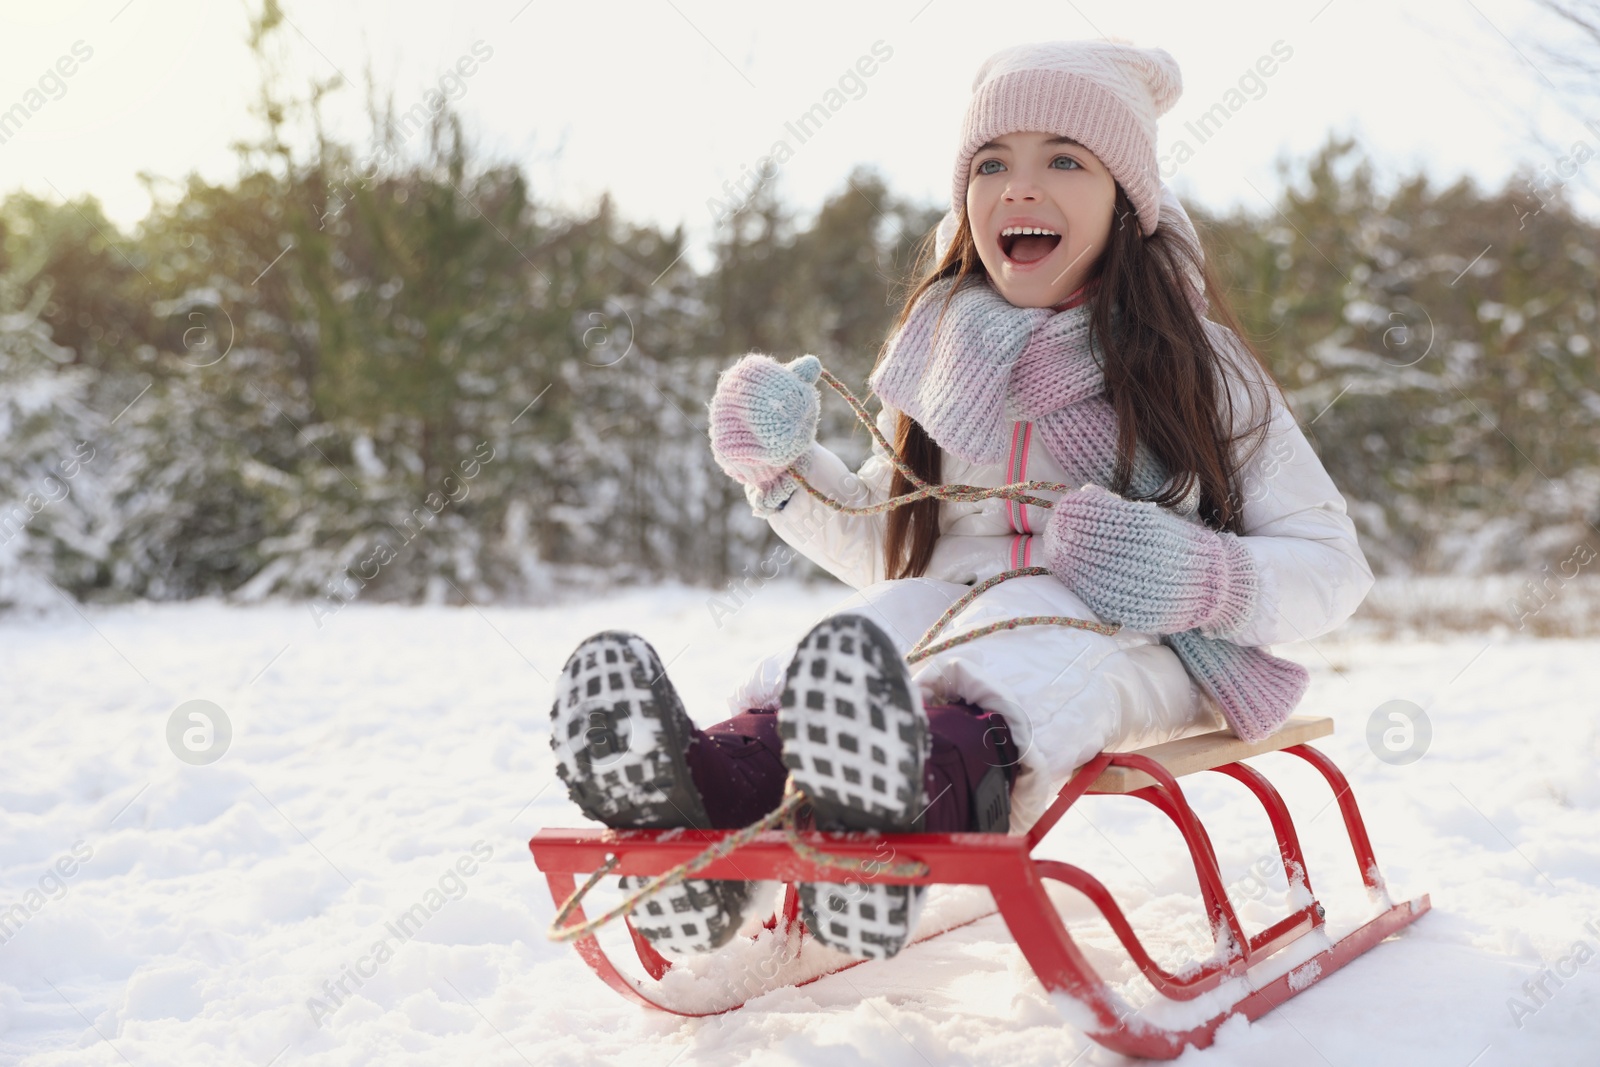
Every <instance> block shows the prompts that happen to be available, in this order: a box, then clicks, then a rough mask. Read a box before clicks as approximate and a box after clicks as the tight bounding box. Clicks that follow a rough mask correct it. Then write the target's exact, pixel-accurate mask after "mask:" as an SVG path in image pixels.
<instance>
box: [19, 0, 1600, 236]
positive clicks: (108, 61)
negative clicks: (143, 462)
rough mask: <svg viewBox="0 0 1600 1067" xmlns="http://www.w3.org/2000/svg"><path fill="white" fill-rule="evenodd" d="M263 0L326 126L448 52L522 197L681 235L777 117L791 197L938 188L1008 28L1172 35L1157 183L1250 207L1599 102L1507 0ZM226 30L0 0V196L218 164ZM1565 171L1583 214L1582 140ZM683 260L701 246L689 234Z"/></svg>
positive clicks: (177, 7) (1499, 138) (236, 55)
mask: <svg viewBox="0 0 1600 1067" xmlns="http://www.w3.org/2000/svg"><path fill="white" fill-rule="evenodd" d="M251 2H252V4H253V3H255V2H256V0H251ZM285 10H286V11H287V13H288V16H289V18H290V19H291V21H292V22H293V24H294V28H291V29H289V30H288V31H287V33H286V34H285V38H286V39H285V41H284V42H283V45H284V48H283V58H284V60H285V62H286V65H287V67H288V69H289V70H290V71H291V72H292V77H293V80H294V82H295V84H297V85H300V86H303V85H305V84H306V79H307V78H308V77H310V76H311V75H316V76H318V77H326V76H330V75H332V74H333V73H334V72H335V71H336V70H337V71H339V72H342V73H343V74H344V75H346V76H347V77H349V78H350V79H354V80H355V81H356V82H357V83H358V84H357V85H356V86H354V87H351V88H346V89H343V90H341V91H340V92H338V93H335V94H334V95H333V96H332V97H331V98H330V101H329V104H328V108H327V117H328V119H329V122H330V125H331V126H332V127H333V129H334V130H335V131H336V132H339V133H342V134H344V135H346V136H349V137H351V138H361V137H363V136H364V134H365V131H366V125H365V122H364V120H363V119H362V93H363V91H362V89H361V88H360V85H359V83H360V82H362V81H364V71H365V70H366V69H367V68H369V67H370V68H371V69H372V70H373V71H374V72H375V74H376V75H377V77H378V79H379V81H380V84H388V85H392V86H393V87H394V91H395V98H396V102H397V104H398V105H399V106H400V108H401V109H405V108H407V107H410V106H411V105H412V104H414V103H417V102H418V101H421V100H423V99H424V97H425V94H426V93H427V92H428V90H429V89H430V88H434V87H437V86H438V85H439V84H440V78H441V76H445V77H447V78H448V77H449V75H447V73H446V72H448V71H450V70H452V69H453V68H455V67H456V66H457V64H458V63H463V67H464V69H468V70H470V75H469V76H467V77H464V78H461V79H460V81H459V82H457V83H454V84H452V83H449V82H447V83H446V87H447V88H448V89H449V90H450V91H451V92H453V93H455V94H458V95H459V97H460V99H459V105H458V106H459V107H460V109H461V110H462V111H463V113H464V114H465V115H466V117H467V120H468V124H469V129H470V131H471V132H472V134H473V135H474V137H475V138H476V139H477V141H478V143H479V144H480V145H481V146H482V147H483V149H485V150H486V151H487V152H488V153H490V154H492V155H494V156H496V157H499V158H508V159H513V160H516V161H519V162H520V163H522V164H523V166H524V168H525V170H526V171H527V173H529V174H530V176H531V178H532V181H533V189H534V195H535V196H536V197H537V198H539V199H543V200H547V201H548V200H554V201H556V202H558V203H561V204H564V205H584V204H589V203H592V202H593V200H594V199H595V198H596V197H597V196H598V195H599V193H600V192H601V191H602V190H606V189H609V190H610V191H611V193H612V195H613V197H614V199H615V201H616V203H617V204H618V207H619V208H620V210H621V211H622V212H623V214H624V215H625V216H628V217H632V218H635V219H639V220H641V221H653V222H656V223H658V224H661V225H663V226H667V227H671V226H674V225H677V224H678V223H680V222H681V223H683V224H685V225H686V226H687V228H688V230H689V232H690V234H691V237H692V239H693V241H694V243H695V245H696V248H697V249H701V248H703V246H704V244H705V242H706V241H707V239H708V238H709V237H710V236H711V235H712V233H713V230H714V226H715V223H714V221H713V216H712V213H711V211H710V209H709V208H708V206H707V201H708V200H709V199H710V198H712V197H714V196H721V195H722V193H721V190H722V189H723V184H724V182H726V181H729V180H730V179H737V178H738V177H739V176H740V175H741V173H743V171H744V169H745V168H747V167H754V166H755V165H756V163H757V161H758V160H759V159H760V158H761V157H762V156H763V155H765V154H766V153H767V152H769V151H770V150H771V148H772V146H773V143H774V142H775V141H776V140H777V139H779V138H782V137H785V136H787V137H788V139H789V141H790V143H791V145H796V146H797V147H796V149H795V153H794V156H793V158H792V159H790V160H789V161H788V162H786V163H785V164H784V165H783V167H782V168H781V171H780V173H779V177H778V178H777V179H776V180H777V181H778V183H779V190H780V193H781V194H782V195H783V196H784V197H785V198H787V199H788V200H789V201H790V202H791V203H793V204H794V205H796V206H797V207H799V208H800V209H802V211H809V210H812V209H814V208H815V207H816V206H817V205H818V204H819V203H820V202H821V200H822V199H823V197H824V196H826V195H828V194H829V193H830V192H832V191H834V190H836V189H837V188H839V187H840V186H841V185H842V183H843V180H844V176H845V175H846V174H847V173H848V171H849V169H850V168H851V166H852V165H854V164H857V163H871V164H875V165H876V166H878V167H879V168H880V169H881V170H882V171H883V172H884V173H885V175H886V176H887V178H888V180H889V182H890V185H891V187H892V188H894V189H897V190H899V191H900V192H902V193H903V194H907V195H911V196H915V197H920V198H923V199H925V200H927V201H930V202H932V201H938V202H941V203H943V202H945V201H947V199H948V197H949V180H950V178H949V172H950V167H951V165H952V163H953V158H954V153H955V136H956V130H957V125H958V123H959V120H960V117H961V113H962V110H963V108H964V106H965V101H966V98H967V96H968V94H969V93H970V91H971V80H972V76H973V74H974V73H975V71H976V70H977V67H978V65H979V63H980V62H981V61H982V60H983V59H984V58H985V57H986V56H988V55H989V54H990V53H992V52H993V51H995V50H997V49H999V48H1002V47H1005V46H1007V45H1010V44H1015V43H1018V42H1020V41H1026V40H1049V39H1065V38H1074V37H1095V36H1101V35H1110V36H1119V37H1126V38H1129V39H1131V40H1133V41H1134V42H1135V43H1137V44H1140V45H1145V46H1159V47H1162V48H1165V49H1167V50H1168V51H1169V52H1171V53H1172V54H1173V56H1174V57H1176V59H1177V60H1178V63H1179V65H1180V66H1181V68H1182V70H1183V76H1184V95H1183V98H1182V99H1181V100H1180V101H1179V102H1178V104H1177V106H1176V107H1175V108H1174V109H1173V110H1172V111H1171V112H1169V113H1168V115H1167V116H1165V117H1164V118H1163V119H1162V120H1161V140H1160V151H1161V153H1162V154H1163V155H1166V156H1169V157H1172V156H1174V154H1175V153H1176V152H1177V151H1178V150H1179V145H1178V142H1179V141H1186V142H1188V147H1189V148H1191V149H1193V157H1192V158H1190V159H1188V160H1187V162H1185V163H1184V164H1183V165H1182V166H1181V167H1178V166H1176V164H1175V163H1173V162H1169V164H1168V166H1167V168H1166V173H1167V175H1168V180H1169V182H1171V183H1172V184H1173V187H1174V188H1175V190H1176V191H1177V192H1178V194H1179V195H1180V197H1182V198H1183V199H1184V200H1186V201H1193V202H1197V203H1200V204H1204V205H1206V206H1208V207H1211V208H1213V209H1225V208H1227V207H1229V206H1232V205H1235V204H1245V205H1252V206H1257V207H1259V206H1264V202H1263V200H1262V197H1263V196H1266V197H1271V196H1273V195H1274V194H1275V193H1276V192H1277V191H1278V189H1279V188H1280V187H1281V182H1280V179H1279V177H1278V175H1277V173H1276V168H1275V166H1274V161H1275V160H1276V159H1278V158H1280V157H1286V158H1288V159H1291V160H1294V161H1296V162H1302V161H1304V159H1305V158H1306V157H1307V156H1308V154H1309V153H1310V152H1311V150H1312V149H1313V148H1314V147H1315V146H1317V145H1318V144H1320V143H1321V142H1322V141H1323V139H1324V137H1325V136H1326V134H1327V132H1328V131H1329V130H1333V131H1336V132H1339V133H1349V134H1354V135H1356V136H1357V137H1359V138H1360V140H1361V141H1362V143H1363V144H1365V145H1366V147H1367V149H1368V151H1369V152H1371V153H1372V155H1373V157H1374V159H1375V161H1376V162H1377V164H1378V166H1379V168H1380V173H1381V175H1382V176H1383V177H1384V179H1385V184H1387V180H1388V179H1389V178H1390V177H1391V176H1392V175H1394V174H1399V173H1406V174H1409V173H1412V172H1415V171H1417V170H1422V169H1426V170H1427V171H1428V172H1429V173H1430V174H1432V175H1435V176H1437V178H1438V180H1439V183H1440V184H1447V183H1448V182H1449V181H1452V180H1454V179H1455V178H1456V177H1458V176H1460V175H1462V174H1470V175H1473V176H1474V177H1475V178H1476V179H1477V180H1478V181H1479V183H1480V185H1484V186H1488V187H1494V188H1498V187H1499V185H1500V184H1501V183H1502V182H1503V181H1505V180H1506V178H1507V177H1509V176H1510V175H1511V174H1512V173H1513V172H1514V171H1515V170H1516V169H1517V167H1518V165H1519V164H1521V165H1522V168H1523V170H1524V172H1529V173H1531V172H1534V171H1537V170H1538V168H1539V167H1540V166H1542V165H1547V164H1554V163H1555V162H1556V160H1557V157H1558V156H1560V155H1561V154H1562V153H1563V152H1566V151H1568V150H1570V149H1571V148H1572V147H1573V145H1574V143H1575V142H1576V141H1579V140H1584V141H1586V142H1587V143H1588V145H1589V146H1590V148H1591V149H1592V150H1593V151H1595V152H1596V154H1597V157H1600V97H1589V98H1584V97H1581V96H1578V95H1576V94H1574V93H1571V92H1568V91H1566V90H1567V89H1568V88H1569V87H1570V86H1572V85H1574V84H1575V83H1576V81H1577V80H1578V79H1577V78H1576V77H1574V76H1573V75H1570V74H1564V73H1563V72H1562V71H1561V69H1560V68H1559V66H1557V65H1556V64H1555V63H1553V62H1552V61H1551V60H1549V59H1548V57H1547V56H1546V55H1545V53H1544V52H1542V51H1541V50H1540V44H1541V43H1543V44H1556V43H1559V42H1561V41H1562V40H1563V39H1565V40H1566V41H1568V42H1570V43H1571V44H1572V45H1574V46H1575V45H1576V44H1577V43H1578V39H1579V35H1578V33H1577V32H1576V31H1575V30H1572V29H1563V28H1562V27H1561V26H1560V24H1559V23H1556V22H1555V21H1554V20H1553V19H1552V18H1551V17H1550V16H1548V15H1545V14H1543V13H1542V12H1541V11H1540V10H1539V9H1538V8H1537V7H1536V6H1535V5H1534V4H1533V3H1532V2H1531V0H1331V2H1330V0H1239V2H1234V3H1222V4H1217V3H1213V4H1199V3H1194V2H1193V0H1077V2H1076V3H1073V2H1067V3H1063V2H1061V0H1038V2H1034V0H1014V2H1013V3H1011V4H1009V5H1006V6H1005V7H1004V8H1003V9H995V8H985V7H983V6H981V5H977V4H973V3H957V2H955V0H894V2H892V3H864V2H862V0H850V2H846V3H837V2H808V3H806V4H804V5H786V6H784V7H782V8H779V7H778V6H776V5H768V4H752V3H748V2H712V0H638V2H635V3H620V4H616V3H613V4H585V3H573V2H570V0H569V2H566V3H548V2H545V0H532V2H528V0H451V3H449V4H448V5H445V4H440V3H437V2H424V0H387V2H380V0H319V2H312V0H285ZM997 10H1000V11H1002V12H1003V13H1001V14H997ZM244 35H245V6H244V2H243V0H51V2H49V3H39V2H37V0H0V116H3V114H4V113H5V112H7V111H8V110H10V112H11V114H13V115H18V114H21V112H17V111H15V110H14V109H13V105H16V104H21V105H22V106H23V108H24V111H26V113H27V115H26V121H25V122H22V123H21V124H20V128H7V127H5V126H4V125H3V119H0V137H7V136H8V135H9V136H8V139H6V140H5V141H4V143H0V193H4V192H6V191H10V190H13V189H16V188H19V187H21V188H26V189H28V190H30V191H33V192H35V193H38V194H41V195H50V196H54V195H63V196H76V195H79V194H81V193H84V192H89V193H93V194H94V195H95V196H97V197H99V198H100V200H101V201H102V202H103V203H104V204H105V206H106V209H107V211H108V213H109V214H110V215H111V217H112V218H113V219H115V220H116V221H117V222H118V223H120V224H122V225H124V226H129V225H131V224H132V223H133V222H135V221H137V220H138V219H139V218H140V217H141V216H142V215H143V214H144V213H145V212H146V210H147V209H148V207H149V203H150V201H149V197H148V196H147V194H146V192H145V190H144V187H143V186H142V185H141V183H140V182H139V180H138V178H137V175H138V173H139V172H140V171H148V172H151V173H153V174H155V175H159V176H161V177H163V178H167V179H179V178H182V177H183V176H184V175H186V174H187V173H189V172H191V171H197V172H199V173H200V174H201V175H202V176H204V177H205V178H207V179H209V180H212V181H224V180H226V179H227V178H229V177H230V176H231V175H233V174H234V173H235V171H236V157H235V156H234V154H233V152H232V151H231V150H230V148H229V145H230V143H231V142H232V141H234V140H237V139H240V138H253V137H254V136H255V135H256V134H257V132H258V131H259V129H260V125H259V122H258V120H256V119H255V118H254V117H253V116H252V115H251V114H250V113H249V110H248V107H249V103H250V101H251V100H252V99H253V96H254V91H255V87H256V84H257V73H256V69H255V66H254V64H253V62H252V59H251V56H250V54H249V52H248V50H247V49H246V46H245V43H244ZM875 47H876V49H877V53H878V62H877V63H876V65H875V66H874V67H871V69H872V70H873V73H872V74H871V76H870V77H865V78H861V79H859V81H858V82H857V83H855V84H854V85H852V83H851V82H850V81H848V80H846V81H845V83H844V88H845V89H846V99H845V103H844V105H843V106H842V107H839V108H838V110H837V112H836V113H834V114H833V115H832V117H831V118H830V119H829V120H828V122H827V123H826V124H825V125H824V126H823V128H822V129H821V130H820V131H817V132H816V133H815V135H814V136H812V137H811V138H810V139H808V140H807V141H806V142H805V143H804V144H799V143H798V138H796V137H794V136H793V135H792V134H789V133H788V131H787V130H786V127H785V123H786V122H788V121H791V120H794V119H797V118H798V117H799V116H800V115H801V114H803V113H804V112H806V111H807V110H808V109H809V108H811V106H812V105H814V104H816V103H818V102H819V101H824V100H825V97H826V94H827V93H828V92H829V90H830V89H834V88H836V87H839V86H840V83H841V78H842V77H845V76H846V74H847V72H848V71H849V70H850V69H851V68H854V67H855V66H856V65H857V63H858V61H859V60H860V59H861V57H864V56H872V55H873V53H874V48H875ZM1275 48H1276V51H1277V53H1278V55H1279V57H1280V59H1279V61H1278V62H1277V65H1276V69H1275V71H1274V73H1273V74H1272V76H1271V77H1267V78H1263V79H1260V84H1259V85H1258V86H1255V87H1251V86H1249V85H1248V84H1247V85H1246V86H1245V89H1246V92H1245V94H1244V96H1245V100H1244V103H1243V106H1241V107H1239V108H1238V110H1237V111H1236V112H1234V113H1232V114H1231V116H1230V117H1229V119H1228V121H1227V122H1226V123H1225V124H1224V125H1223V127H1222V129H1221V130H1220V131H1217V132H1216V133H1215V134H1214V136H1211V137H1210V138H1209V139H1207V140H1206V141H1205V142H1204V143H1201V142H1200V141H1199V140H1198V138H1196V137H1195V136H1193V134H1192V133H1191V132H1190V131H1189V130H1188V129H1187V128H1186V123H1190V122H1193V121H1194V120H1196V119H1197V118H1198V117H1199V116H1200V115H1201V114H1202V113H1203V112H1205V111H1206V110H1207V109H1209V108H1211V107H1212V105H1214V104H1217V103H1221V102H1223V101H1224V100H1225V94H1227V93H1228V91H1229V90H1230V89H1234V88H1238V87H1239V86H1240V79H1241V78H1242V77H1244V76H1245V75H1246V74H1247V72H1249V71H1250V70H1251V68H1253V67H1254V66H1255V65H1256V64H1257V62H1258V60H1259V59H1260V58H1261V57H1263V56H1269V55H1272V54H1273V53H1274V49H1275ZM75 49H76V54H75V52H74V50H75ZM475 50H476V51H475ZM85 53H87V58H84V55H85ZM1285 54H1287V56H1288V58H1286V59H1285V58H1281V57H1282V56H1283V55H1285ZM884 55H887V58H882V57H883V56H884ZM1597 58H1600V57H1597ZM463 61H464V62H463ZM67 70H71V72H72V73H71V74H70V75H65V74H64V73H63V72H65V71H67ZM1234 100H1235V102H1237V100H1238V98H1237V97H1235V98H1234ZM1584 119H1589V120H1591V121H1592V123H1593V126H1592V128H1588V129H1586V128H1585V126H1584V125H1583V120H1584ZM1558 146H1559V147H1558ZM1291 180H1293V176H1292V175H1291ZM1565 191H1566V193H1567V195H1568V196H1569V197H1570V198H1571V199H1572V200H1573V201H1574V202H1575V203H1577V204H1578V206H1579V207H1580V208H1581V209H1582V210H1584V211H1585V212H1587V213H1589V214H1591V215H1596V216H1600V158H1597V159H1596V160H1594V161H1590V162H1588V163H1586V164H1585V165H1584V166H1582V167H1580V168H1579V169H1578V172H1577V174H1576V175H1575V176H1573V177H1571V178H1570V180H1568V182H1567V184H1566V190H1565ZM1529 205H1530V207H1532V206H1536V203H1535V202H1534V200H1533V198H1532V196H1531V194H1530V196H1529ZM692 258H693V259H695V260H701V262H700V264H699V265H701V266H704V262H703V259H702V256H701V253H700V252H699V251H698V250H697V251H696V253H695V254H694V255H693V257H692Z"/></svg>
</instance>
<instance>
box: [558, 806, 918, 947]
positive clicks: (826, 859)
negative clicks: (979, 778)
mask: <svg viewBox="0 0 1600 1067" xmlns="http://www.w3.org/2000/svg"><path fill="white" fill-rule="evenodd" d="M808 799H809V798H808V797H807V796H806V795H805V793H803V792H802V791H801V790H800V787H799V786H797V785H795V784H794V779H793V778H792V777H791V778H790V779H789V781H788V783H787V784H786V785H785V786H784V790H783V802H782V803H780V804H779V805H778V806H777V807H776V808H773V809H772V810H771V811H769V812H768V813H767V814H766V815H763V816H762V817H761V818H760V819H757V820H756V821H755V822H753V823H751V824H750V825H749V826H746V827H745V828H744V829H743V830H740V831H739V832H738V833H736V834H731V835H729V836H728V837H725V838H723V839H722V840H721V841H718V842H717V843H716V844H714V845H711V846H709V847H708V848H707V849H706V850H705V851H703V852H701V853H700V854H699V855H697V856H695V857H693V858H692V859H688V860H685V861H684V862H682V863H680V864H678V865H677V866H676V867H673V868H672V869H670V870H668V871H666V872H664V873H662V874H660V875H658V876H656V877H655V878H653V879H651V880H650V881H649V882H646V883H645V884H644V885H642V886H640V887H639V888H638V889H636V890H634V891H633V892H632V893H630V894H628V895H627V896H626V897H624V898H623V899H622V901H621V903H619V904H617V905H616V906H615V907H613V908H611V909H609V910H608V911H606V912H605V913H604V914H601V915H597V916H595V917H594V918H592V919H585V920H584V921H583V922H581V923H574V924H573V925H571V926H568V925H566V923H567V919H568V917H570V916H571V914H572V912H573V911H574V909H576V908H577V907H578V905H579V904H581V903H582V902H583V898H584V897H586V896H588V895H589V891H590V890H591V889H593V888H594V887H595V886H596V885H597V884H599V882H600V879H602V878H604V877H605V876H606V875H608V874H610V873H611V872H612V871H614V870H616V867H617V864H618V863H619V862H621V859H620V857H618V856H617V855H615V854H612V855H611V856H609V857H607V858H606V862H605V863H604V864H603V865H602V866H601V867H600V869H599V870H597V871H595V872H594V873H593V874H591V875H590V876H589V877H588V879H587V880H585V881H584V883H583V885H581V886H579V887H578V888H577V889H576V890H574V891H573V893H572V895H571V896H569V897H567V899H566V902H565V903H563V904H562V905H561V907H560V908H559V909H557V911H556V916H555V918H554V919H551V920H550V929H549V931H548V933H547V936H548V937H549V938H550V940H552V941H572V940H575V939H577V938H580V937H585V936H587V935H589V934H592V933H594V932H595V931H596V930H598V929H600V928H601V927H602V926H605V925H606V924H607V923H610V922H614V921H615V920H616V919H618V918H620V917H621V916H623V915H627V914H629V913H630V912H632V911H633V910H634V908H636V907H638V906H639V905H640V904H643V903H644V902H645V901H647V900H649V899H651V898H652V897H655V896H658V895H660V894H661V893H663V892H665V891H666V890H668V889H671V888H672V887H673V886H675V885H678V884H680V883H682V882H684V881H687V880H688V879H689V878H692V877H694V875H696V874H698V873H699V872H701V871H703V870H705V869H706V868H707V867H709V866H710V865H711V864H712V863H714V862H715V861H717V860H719V859H723V858H724V857H727V856H731V855H732V854H733V853H735V852H737V851H738V850H739V849H741V848H743V847H744V846H746V845H748V844H749V843H750V842H751V841H754V840H755V839H756V835H758V834H761V833H764V832H765V831H767V830H770V829H772V827H773V826H775V825H778V824H780V823H781V824H782V829H783V835H784V837H785V839H787V841H788V842H789V847H790V848H791V849H793V850H794V852H795V854H796V855H798V856H799V857H800V858H801V859H803V860H807V861H809V862H811V863H814V864H816V865H817V866H818V867H831V868H833V869H835V870H842V871H850V872H852V873H855V874H865V875H866V876H867V877H869V878H870V877H872V876H873V875H876V874H879V873H887V874H888V875H889V876H890V877H893V878H921V877H922V876H923V875H926V874H927V873H928V869H929V868H928V865H927V864H926V863H922V862H921V861H919V860H908V861H906V862H903V863H882V862H879V861H878V860H870V859H869V860H859V859H853V858H851V857H848V856H838V855H835V854H834V853H831V852H825V851H823V850H822V849H819V848H815V847H813V846H811V845H808V844H806V843H805V841H803V840H801V838H800V830H799V828H798V827H797V826H796V825H795V816H796V812H797V811H798V809H799V808H800V806H801V805H802V804H805V803H806V802H807V800H808Z"/></svg>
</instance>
